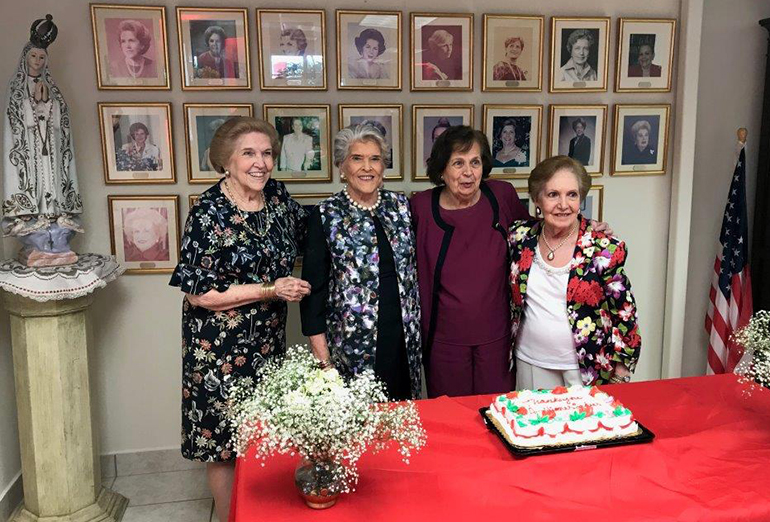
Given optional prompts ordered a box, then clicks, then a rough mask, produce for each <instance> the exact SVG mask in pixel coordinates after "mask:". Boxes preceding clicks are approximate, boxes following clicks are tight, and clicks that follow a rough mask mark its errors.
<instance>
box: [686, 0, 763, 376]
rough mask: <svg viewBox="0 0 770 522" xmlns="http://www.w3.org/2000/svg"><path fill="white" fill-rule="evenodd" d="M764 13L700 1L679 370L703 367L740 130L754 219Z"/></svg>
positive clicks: (752, 6)
mask: <svg viewBox="0 0 770 522" xmlns="http://www.w3.org/2000/svg"><path fill="white" fill-rule="evenodd" d="M763 18H770V2H768V1H767V0H731V1H730V2H723V1H721V0H707V1H706V4H705V10H704V16H703V37H702V43H701V60H700V88H699V92H698V123H697V133H696V146H695V185H694V187H693V206H692V229H691V234H690V262H689V274H688V278H687V315H686V317H684V318H683V320H684V321H685V342H684V353H683V359H682V374H683V375H702V374H703V373H704V372H705V369H706V351H707V347H708V337H707V335H706V332H705V329H704V326H703V324H704V319H705V317H706V310H707V308H708V295H709V287H710V285H711V276H712V274H713V267H714V256H716V253H717V241H718V239H719V231H720V228H721V226H722V213H723V212H724V208H725V203H726V201H727V190H728V188H729V186H730V181H731V178H732V173H733V169H734V168H735V161H736V155H735V144H736V137H735V131H736V130H737V129H738V128H739V127H746V128H747V129H748V131H749V138H748V145H747V148H746V164H747V169H746V175H747V187H746V188H747V194H748V206H749V227H751V226H752V224H753V215H754V212H753V210H754V187H755V186H756V176H757V154H758V150H759V132H760V120H761V116H762V93H763V92H764V81H765V60H766V53H767V38H768V32H767V31H766V30H765V29H763V28H762V27H761V26H760V25H759V24H758V21H759V20H761V19H763ZM768 174H770V173H765V174H764V175H768ZM749 233H750V234H751V230H750V231H749Z"/></svg>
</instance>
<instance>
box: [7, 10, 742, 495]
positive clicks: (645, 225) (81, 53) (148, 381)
mask: <svg viewBox="0 0 770 522" xmlns="http://www.w3.org/2000/svg"><path fill="white" fill-rule="evenodd" d="M154 3H156V4H165V5H167V6H168V7H167V12H166V15H167V19H168V21H169V25H168V32H169V51H170V52H169V54H170V58H171V63H170V72H171V78H172V87H173V89H172V90H171V91H158V92H152V91H122V92H121V91H117V92H116V91H104V92H100V91H98V90H97V88H96V77H95V70H94V63H93V48H92V45H93V44H92V39H91V34H90V31H91V29H90V27H91V26H90V18H89V11H88V0H68V1H67V2H62V1H61V0H30V1H27V2H24V3H16V2H14V3H11V4H9V5H6V6H4V9H3V18H4V21H3V28H4V31H3V34H2V35H0V39H1V40H2V42H3V44H4V45H3V48H4V49H6V52H5V53H2V54H1V55H0V78H3V77H6V78H7V77H9V76H10V74H11V71H12V70H13V68H14V67H15V65H16V61H17V60H18V53H19V52H20V51H21V48H22V46H23V45H24V43H25V42H26V41H27V37H28V28H29V25H30V23H31V21H32V19H34V18H37V17H38V16H42V15H43V14H45V13H46V12H50V13H52V14H53V15H54V19H55V20H56V22H57V24H58V25H59V31H60V33H59V39H58V40H57V42H56V43H55V44H54V45H53V46H52V47H51V49H50V54H51V60H52V61H51V64H52V70H53V74H54V78H55V79H56V81H57V83H58V84H59V86H60V87H61V88H62V90H63V92H64V94H65V96H66V97H67V99H68V102H69V104H70V109H71V113H72V115H73V127H74V129H75V139H76V147H77V162H78V172H79V177H80V185H81V187H82V193H83V194H82V195H83V200H84V204H85V224H86V226H87V233H86V234H85V236H84V237H82V238H80V239H78V241H77V242H76V243H75V246H76V248H77V249H78V250H79V251H82V252H85V251H91V252H100V253H109V235H108V219H107V195H108V194H115V195H127V194H177V195H179V196H181V209H182V211H183V212H186V211H187V203H186V201H187V195H188V194H192V193H198V192H200V191H201V190H202V187H201V186H200V185H189V184H188V183H187V181H186V171H185V164H186V162H185V154H186V151H185V147H184V128H183V127H184V120H183V114H182V105H181V104H182V103H183V102H214V101H217V102H225V101H233V102H235V101H238V102H253V103H255V104H256V106H255V109H256V111H257V114H260V113H261V104H262V103H330V104H332V114H333V115H335V116H334V117H333V121H334V124H333V126H334V128H336V105H337V104H338V103H339V102H341V101H344V102H346V103H367V102H369V103H371V102H375V101H382V102H383V103H388V102H398V103H404V104H405V107H404V108H405V110H404V114H405V122H404V124H405V127H404V130H405V136H406V137H407V139H405V149H406V150H405V151H404V152H405V153H406V154H405V155H406V158H407V161H406V164H405V171H406V178H407V179H408V178H409V177H410V175H409V173H410V165H409V160H408V158H409V157H410V146H411V145H410V143H409V139H408V137H409V136H410V135H411V133H410V131H409V129H410V125H411V121H410V114H411V110H410V106H411V104H414V103H438V102H444V103H474V104H476V115H477V120H476V123H477V126H478V125H480V118H481V114H482V107H481V105H482V104H483V103H512V104H513V103H521V104H533V103H537V104H544V105H546V107H545V109H546V111H547V109H548V108H547V105H548V104H550V103H575V104H579V103H606V104H609V105H610V107H609V109H610V115H611V114H612V112H611V111H612V109H613V107H612V106H613V105H614V104H615V103H634V102H641V103H661V102H662V103H675V100H674V94H673V93H671V94H647V95H644V94H641V95H640V94H616V93H613V92H611V91H610V92H607V93H594V94H548V93H547V87H546V92H541V93H521V94H501V93H482V92H481V91H480V77H481V75H480V65H481V48H480V46H479V42H480V39H481V38H480V35H481V15H482V14H483V13H485V12H488V13H521V14H543V15H545V16H546V17H547V18H546V44H545V45H546V49H549V43H548V42H549V37H550V30H549V29H548V26H549V24H550V20H549V18H548V17H550V16H553V15H565V16H577V15H594V16H612V18H613V20H612V25H611V45H610V64H611V65H610V85H612V84H613V81H614V80H613V79H612V78H613V76H614V63H615V51H616V42H617V35H616V31H617V18H618V17H619V16H621V15H622V16H626V17H642V16H649V17H667V18H678V17H679V1H678V0H652V1H648V2H644V3H641V2H638V1H633V2H631V1H628V0H627V1H623V2H617V1H614V0H601V1H592V2H590V3H576V2H573V1H571V0H554V1H552V2H548V3H547V4H532V3H531V2H526V1H524V0H513V1H509V2H506V3H505V4H504V6H503V4H502V3H500V2H498V1H496V0H484V1H476V2H459V1H458V2H453V3H447V2H445V3H444V4H442V5H441V7H442V10H445V11H457V12H474V13H475V14H476V20H475V28H474V29H475V35H476V37H475V39H474V40H475V41H474V46H475V64H476V66H475V78H474V85H475V91H474V92H473V93H411V92H409V90H408V78H409V75H408V59H405V60H404V68H403V72H404V83H405V89H404V91H402V92H395V93H393V92H391V93H388V92H382V93H371V92H364V91H361V92H345V93H344V95H341V94H340V93H338V92H337V91H336V89H335V87H334V86H333V84H334V82H335V80H334V79H335V77H336V76H335V74H336V72H335V70H334V69H335V68H334V64H333V63H331V64H330V70H329V81H330V83H331V84H332V85H331V86H330V88H329V91H328V92H309V93H303V94H301V95H298V94H295V93H281V92H261V91H259V89H258V88H255V89H254V90H252V91H248V92H246V91H244V92H225V93H219V92H190V93H186V92H183V91H182V90H181V88H180V85H179V82H180V80H179V62H178V48H177V47H178V46H177V40H176V25H175V12H174V5H175V4H176V3H177V2H172V1H171V0H158V1H157V2H154ZM214 3H215V2H211V1H208V0H189V1H187V2H185V5H199V6H207V5H209V6H210V5H212V4H214ZM238 4H239V3H238V2H236V3H231V4H228V5H238ZM241 4H245V5H248V7H249V8H250V22H252V27H251V41H252V48H251V50H252V71H253V74H255V75H256V69H257V61H256V54H257V53H256V46H255V38H256V31H255V29H254V27H253V21H254V10H253V9H254V7H256V3H254V2H248V3H241ZM271 5H276V4H271ZM281 5H282V6H285V7H297V8H299V7H308V6H311V5H313V6H315V5H317V4H312V2H307V1H306V0H285V1H283V2H281ZM327 5H328V7H327V35H328V37H329V41H330V42H331V44H330V45H329V47H328V48H327V56H328V57H329V58H330V59H331V60H330V61H331V62H333V61H334V60H333V56H334V45H333V42H334V37H335V27H334V25H335V24H334V12H333V8H336V7H339V8H347V9H354V8H370V9H378V8H379V9H394V10H401V11H402V12H403V13H404V22H405V27H404V40H403V43H404V44H405V45H407V46H408V43H407V42H408V39H407V34H406V33H408V21H409V17H408V12H409V11H430V10H432V9H435V8H436V4H435V2H434V1H433V0H412V1H410V2H406V1H392V0H391V1H387V0H383V1H378V2H374V1H364V2H361V1H360V0H340V1H339V2H336V3H334V4H327ZM715 45H721V46H729V45H733V46H735V47H736V48H738V47H740V48H742V47H743V46H742V44H739V42H738V40H737V39H729V40H720V42H719V43H718V44H715ZM407 53H408V47H407ZM548 54H549V53H548V52H547V51H546V53H545V55H546V57H547V56H548ZM65 62H66V64H65ZM727 62H730V60H727ZM546 70H547V66H546ZM737 77H738V78H740V77H741V76H737ZM252 81H253V83H254V84H256V85H258V77H257V76H253V78H252ZM544 84H545V85H546V86H547V84H548V74H547V73H546V74H545V76H544ZM98 101H110V102H121V101H171V102H172V104H173V111H172V117H173V125H174V133H173V136H174V141H175V144H176V147H175V154H176V165H177V166H178V170H177V179H178V180H180V181H179V182H178V183H177V184H176V185H166V186H162V185H155V186H152V185H146V186H141V185H140V186H114V185H113V186H110V187H107V186H106V185H105V184H104V182H103V173H102V159H101V145H100V139H99V126H98V121H97V114H96V103H97V102H98ZM735 103H736V104H738V103H740V98H737V97H736V99H735ZM609 127H610V129H611V127H612V125H611V124H610V126H609ZM730 127H732V126H728V130H729V129H730ZM730 132H732V131H731V130H730ZM545 134H547V133H546V132H544V135H545ZM607 134H608V135H607V136H606V137H605V140H606V141H605V147H607V148H606V154H605V157H606V159H605V172H607V171H608V168H609V161H610V159H609V153H610V135H609V134H610V133H609V132H608V133H607ZM544 138H545V136H544ZM672 155H673V151H672ZM671 159H672V158H671V157H670V158H669V165H672V164H673V162H672V161H671ZM672 175H673V174H672V173H671V172H669V173H668V174H667V175H666V176H644V177H636V178H633V177H622V178H611V177H610V176H608V175H605V176H603V177H601V178H598V179H596V180H595V182H596V183H600V184H603V185H604V186H605V209H604V213H605V219H606V220H607V221H609V222H610V224H611V225H612V227H613V228H614V229H615V231H616V233H617V234H618V235H619V236H621V237H622V238H624V239H625V240H626V241H627V243H628V246H629V250H630V257H629V261H628V272H629V275H630V278H631V280H632V282H633V284H634V290H635V294H636V297H637V301H638V304H639V311H640V315H641V328H642V336H643V340H644V348H643V353H642V358H641V362H640V365H639V368H638V371H637V378H639V379H651V378H657V377H658V376H659V375H660V361H661V351H662V336H663V324H662V323H663V308H664V297H663V296H664V290H665V277H664V274H663V273H662V272H665V266H666V265H665V260H666V255H667V231H668V219H669V201H670V185H671V177H672ZM290 188H291V189H292V190H294V191H298V192H319V191H329V190H338V189H339V185H338V184H336V183H335V184H333V185H331V186H330V185H328V184H326V185H324V184H313V185H304V186H301V187H293V186H292V187H290ZM390 188H393V189H396V190H409V191H411V190H421V189H424V188H428V185H427V184H426V183H414V182H411V181H408V180H407V181H404V182H399V183H392V184H391V185H390ZM16 248H17V246H16V244H15V243H14V242H13V241H12V240H6V242H5V252H6V254H7V255H10V254H11V252H12V251H15V249H16ZM710 255H711V254H710ZM167 281H168V276H166V275H155V276H124V277H122V278H121V279H120V280H118V281H117V282H116V283H113V284H111V285H110V286H109V287H108V288H107V289H105V290H100V291H99V292H98V294H97V298H96V302H95V304H94V306H93V315H92V317H93V323H94V341H95V342H94V346H93V350H92V354H93V367H94V376H95V382H94V387H93V388H94V395H95V396H96V401H97V422H98V427H99V429H100V432H101V446H102V448H101V449H102V452H103V453H108V452H124V451H136V450H143V449H151V448H164V447H175V446H176V445H177V444H178V440H179V431H180V428H179V426H180V413H179V411H180V406H179V397H180V385H179V383H180V372H181V370H180V369H181V361H180V312H181V303H180V294H179V291H178V290H177V289H174V288H170V287H168V286H167ZM292 311H293V313H292V316H291V318H290V321H289V341H290V342H294V341H299V340H301V337H300V335H299V331H298V321H297V317H296V308H292ZM3 317H4V316H3ZM3 321H6V322H7V319H5V318H3V319H0V335H3V338H0V364H2V366H0V377H1V376H2V372H4V371H7V370H6V368H7V366H6V365H5V364H4V362H5V359H4V358H3V357H6V355H7V352H8V349H7V347H4V344H3V343H5V342H7V341H3V339H5V338H7V336H6V335H5V332H7V328H6V329H5V330H3V329H2V328H3V327H4V324H6V323H4V322H3ZM6 382H7V380H6ZM3 386H5V383H3V384H0V394H2V395H0V397H2V398H3V404H0V436H2V431H1V430H4V429H6V427H7V426H8V425H9V424H8V423H6V422H3V420H5V417H8V418H9V420H12V418H13V411H12V406H7V405H6V402H7V401H6V400H5V397H6V395H7V394H8V393H9V394H10V397H11V398H12V392H11V391H9V392H8V393H6V394H4V391H3V390H4V388H3ZM9 404H10V403H9ZM8 408H11V409H10V410H9V411H7V412H6V411H5V410H6V409H8ZM4 415H5V417H4ZM0 440H3V441H4V442H5V441H14V439H13V437H9V438H3V439H0ZM9 447H15V446H14V445H13V444H5V443H4V444H2V445H0V491H1V490H2V489H1V488H2V487H3V482H2V480H3V479H4V478H5V476H6V475H5V471H4V468H3V467H2V466H3V463H4V462H8V463H9V464H8V465H9V466H10V467H11V468H13V467H14V465H16V466H18V465H17V464H15V463H17V462H18V450H12V449H7V448H9ZM14 451H15V453H13V452H14ZM16 469H18V467H17V468H16ZM14 472H15V471H14V470H11V472H10V475H9V476H12V475H13V473H14ZM7 480H9V479H6V481H7Z"/></svg>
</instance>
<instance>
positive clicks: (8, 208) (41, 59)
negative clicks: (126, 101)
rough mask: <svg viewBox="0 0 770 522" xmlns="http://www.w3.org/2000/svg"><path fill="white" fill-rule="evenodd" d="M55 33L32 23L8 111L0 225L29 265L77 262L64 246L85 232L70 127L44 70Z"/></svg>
mask: <svg viewBox="0 0 770 522" xmlns="http://www.w3.org/2000/svg"><path fill="white" fill-rule="evenodd" d="M57 33H58V29H57V27H56V24H54V23H53V17H52V16H51V15H50V14H49V15H46V17H45V18H44V19H39V20H35V22H34V23H33V24H32V27H31V29H30V39H29V42H28V43H27V44H26V45H25V46H24V49H23V50H22V52H21V58H20V59H19V65H18V67H17V68H16V72H15V73H14V75H13V77H12V78H11V81H10V85H9V88H8V100H7V102H8V106H7V109H6V111H5V140H4V142H3V189H4V194H3V207H2V212H3V219H2V224H1V226H2V231H3V235H4V236H13V237H16V238H17V239H18V240H19V241H21V243H22V245H23V247H22V249H21V250H20V251H19V258H18V259H19V261H20V262H22V263H24V264H25V265H28V266H55V265H67V264H71V263H74V262H76V261H77V259H78V257H77V255H76V254H75V253H74V252H73V251H72V250H71V249H70V246H69V241H70V239H71V238H72V236H73V235H74V234H75V232H83V227H82V225H81V223H80V218H79V215H80V214H81V213H82V212H83V203H82V201H81V199H80V193H79V191H78V181H77V173H76V171H75V152H74V148H73V143H72V129H71V123H72V122H71V119H70V114H69V109H68V107H67V102H65V101H64V96H63V95H62V93H61V91H60V90H59V88H58V87H57V86H56V83H54V81H53V78H52V77H51V71H50V69H49V67H48V51H47V48H48V46H49V45H51V44H52V43H53V41H54V40H55V39H56V35H57Z"/></svg>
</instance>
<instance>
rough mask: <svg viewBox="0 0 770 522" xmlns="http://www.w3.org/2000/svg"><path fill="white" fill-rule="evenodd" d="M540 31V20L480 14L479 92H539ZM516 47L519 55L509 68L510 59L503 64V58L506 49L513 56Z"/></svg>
mask: <svg viewBox="0 0 770 522" xmlns="http://www.w3.org/2000/svg"><path fill="white" fill-rule="evenodd" d="M544 27H545V17H544V16H523V15H498V14H484V24H483V34H482V42H484V47H483V60H482V65H483V67H482V80H481V90H482V91H488V92H540V91H542V90H543V47H544V45H543V41H544V33H545V29H544ZM506 43H509V45H508V46H506V45H505V44H506ZM517 43H518V52H519V53H520V54H519V56H518V57H517V58H516V59H515V60H514V62H515V63H513V64H511V63H510V58H509V59H508V60H507V61H506V60H505V58H506V55H507V54H508V50H509V47H510V48H511V52H516V50H515V46H516V44H517ZM490 47H491V48H490ZM500 49H504V51H503V52H500V51H499V50H500ZM522 76H523V79H522Z"/></svg>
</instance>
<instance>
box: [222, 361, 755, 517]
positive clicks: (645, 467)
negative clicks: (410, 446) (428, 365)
mask: <svg viewBox="0 0 770 522" xmlns="http://www.w3.org/2000/svg"><path fill="white" fill-rule="evenodd" d="M602 389H603V390H605V391H607V392H608V393H610V394H612V395H615V396H616V397H617V398H618V399H620V400H621V401H623V403H624V404H625V405H626V406H628V407H629V408H630V409H631V411H633V412H634V415H635V416H636V418H637V419H638V420H639V421H640V422H641V423H642V424H644V425H645V426H646V427H648V428H649V429H650V430H652V431H653V432H654V433H655V434H656V438H655V440H654V441H653V442H652V443H650V444H642V445H631V446H623V447H615V448H604V449H598V450H592V451H581V452H575V453H562V454H555V455H543V456H538V457H529V458H526V459H514V458H513V457H512V456H511V455H510V453H508V451H507V450H506V449H505V448H504V447H503V446H502V444H501V443H500V441H499V440H498V439H497V437H496V436H495V435H494V434H492V433H490V432H489V431H488V430H487V429H486V427H485V426H484V424H483V422H482V420H481V418H480V416H479V413H478V408H480V407H483V406H486V405H488V404H489V403H490V402H491V399H492V397H493V396H491V395H490V396H474V397H460V398H449V397H441V398H438V399H432V400H424V401H418V402H417V405H418V407H419V409H420V414H421V416H422V420H423V424H424V426H425V429H426V430H427V432H428V445H427V446H426V447H425V448H424V449H423V451H422V452H421V453H419V454H418V455H416V456H414V457H413V458H412V460H411V464H410V465H408V466H407V465H405V464H403V463H402V462H401V460H400V459H399V457H398V453H397V452H396V451H395V450H392V451H388V452H385V453H381V454H379V455H366V456H365V457H364V458H363V459H362V460H361V461H360V472H361V473H360V475H361V479H360V482H359V485H358V488H357V491H356V492H355V493H352V494H349V495H342V496H341V497H340V500H339V501H338V502H337V505H336V506H334V507H332V508H331V509H328V510H326V511H322V512H315V511H312V510H310V509H309V508H307V507H305V505H304V504H303V502H302V500H301V499H300V497H299V495H298V493H297V491H296V489H295V486H294V468H295V467H296V463H297V458H293V459H292V458H289V457H283V456H281V457H276V458H274V459H271V460H269V461H268V462H267V464H266V465H265V467H262V466H260V463H259V461H257V460H255V459H254V458H252V457H246V458H244V459H239V461H238V463H237V467H236V478H235V483H234V487H233V505H232V510H231V520H233V521H235V522H251V521H264V520H270V521H283V520H292V521H299V520H313V521H317V522H324V521H332V520H333V521H339V522H343V521H362V520H365V521H366V522H374V521H379V520H387V521H397V522H408V521H413V520H414V521H421V522H431V521H434V520H441V521H447V522H448V521H455V520H474V521H476V520H478V521H486V520H515V521H516V522H522V521H530V520H531V521H540V520H542V521H562V520H575V521H582V520H622V521H632V520H680V521H705V520H714V521H728V520H729V521H735V520H742V521H748V520H762V521H767V520H770V472H769V471H770V392H769V391H767V390H760V391H755V392H753V393H752V394H751V395H750V396H746V394H745V387H744V386H741V385H739V383H738V382H737V378H736V377H735V376H734V375H730V374H728V375H716V376H708V377H689V378H683V379H669V380H660V381H649V382H641V383H632V384H626V385H614V386H602Z"/></svg>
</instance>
